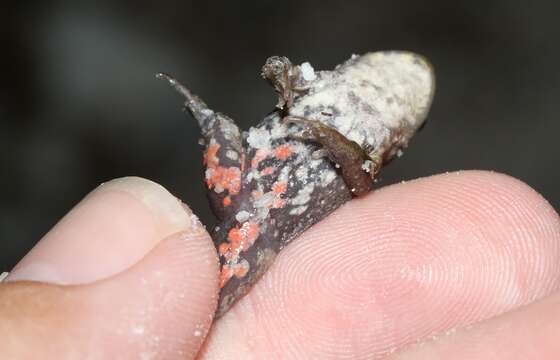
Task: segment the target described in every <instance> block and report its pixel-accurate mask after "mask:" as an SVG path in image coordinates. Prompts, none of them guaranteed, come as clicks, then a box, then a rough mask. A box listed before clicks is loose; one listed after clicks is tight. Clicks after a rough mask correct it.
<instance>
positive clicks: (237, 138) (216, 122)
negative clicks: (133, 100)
mask: <svg viewBox="0 0 560 360" xmlns="http://www.w3.org/2000/svg"><path fill="white" fill-rule="evenodd" d="M157 77H158V78H159V79H164V80H166V81H167V82H168V83H169V85H171V86H172V87H173V88H174V89H175V90H176V91H177V92H179V93H180V94H181V95H183V96H184V98H185V104H184V106H185V109H186V110H188V111H189V112H190V113H191V114H192V116H193V117H194V118H195V119H196V121H197V122H198V125H199V126H200V130H201V133H202V136H203V138H204V143H205V146H206V150H205V153H204V165H205V166H206V172H205V179H206V184H207V186H208V189H209V194H208V197H209V199H210V206H211V207H212V210H213V212H214V214H215V215H216V216H217V217H218V219H220V220H222V219H224V218H225V217H226V216H227V215H228V214H231V213H233V212H235V210H236V209H237V207H238V203H239V200H238V194H239V192H240V191H241V183H242V181H241V179H242V174H243V172H244V169H245V152H244V151H243V147H242V145H241V133H240V131H239V128H238V127H237V125H235V123H234V122H233V120H232V119H230V118H229V117H228V116H226V115H224V114H221V113H218V112H214V111H213V110H211V109H210V108H208V106H207V105H206V103H204V101H202V100H201V99H200V98H199V97H198V96H196V95H194V94H193V93H192V92H191V91H190V90H189V89H187V88H186V87H185V86H184V85H182V84H181V83H180V82H178V81H177V80H176V79H174V78H172V77H171V76H169V75H166V74H158V75H157Z"/></svg>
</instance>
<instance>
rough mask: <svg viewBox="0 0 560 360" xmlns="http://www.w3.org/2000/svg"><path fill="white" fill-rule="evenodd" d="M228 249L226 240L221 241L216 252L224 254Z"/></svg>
mask: <svg viewBox="0 0 560 360" xmlns="http://www.w3.org/2000/svg"><path fill="white" fill-rule="evenodd" d="M228 251H229V244H228V243H227V242H223V243H221V244H220V246H218V253H219V254H220V255H222V256H224V255H225V254H226V253H227V252H228Z"/></svg>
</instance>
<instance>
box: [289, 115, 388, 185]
mask: <svg viewBox="0 0 560 360" xmlns="http://www.w3.org/2000/svg"><path fill="white" fill-rule="evenodd" d="M283 121H285V122H287V123H292V124H297V125H299V126H301V127H302V131H301V133H300V134H299V135H295V137H296V138H297V137H300V138H304V139H306V140H311V141H314V142H316V143H318V144H320V145H321V146H322V148H323V149H324V150H326V152H327V154H328V157H329V158H330V160H331V161H332V162H334V163H335V165H336V166H337V167H340V170H341V173H342V177H343V179H344V182H345V183H346V186H347V187H348V188H349V189H350V191H351V192H352V195H354V196H361V195H364V194H366V193H368V192H369V191H371V189H372V187H373V184H372V178H373V176H374V175H375V172H376V171H377V170H375V169H376V166H377V165H375V162H374V161H372V160H371V159H369V157H368V155H367V154H366V152H365V151H364V150H363V149H362V148H361V147H360V145H358V144H357V143H356V142H354V141H352V140H350V139H348V138H347V137H346V136H344V135H342V134H341V133H340V132H338V131H337V130H336V129H333V128H332V127H330V126H327V125H325V124H323V123H322V122H320V121H318V120H311V119H307V118H304V117H299V116H286V117H285V118H284V119H283ZM370 164H372V165H370ZM369 166H373V167H372V168H369Z"/></svg>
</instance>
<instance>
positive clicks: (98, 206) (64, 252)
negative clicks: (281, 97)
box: [0, 171, 560, 359]
mask: <svg viewBox="0 0 560 360" xmlns="http://www.w3.org/2000/svg"><path fill="white" fill-rule="evenodd" d="M185 200H186V202H187V203H188V199H185ZM14 240H15V239H14ZM5 241H7V239H5ZM26 280H27V281H26ZM57 284H65V285H57ZM71 284H74V285H71ZM559 290H560V219H559V217H558V214H557V213H556V212H555V211H554V209H553V208H552V207H551V206H550V205H549V204H548V203H547V202H546V200H545V199H543V198H542V197H541V196H540V195H539V194H537V193H536V192H535V191H534V190H532V189H531V188H530V187H528V186H527V185H525V184H523V183H521V182H520V181H518V180H515V179H513V178H510V177H508V176H505V175H500V174H495V173H489V172H479V171H468V172H460V173H451V174H444V175H437V176H433V177H429V178H424V179H419V180H415V181H411V182H407V183H402V184H397V185H393V186H388V187H385V188H382V189H377V190H375V191H374V192H372V193H371V194H369V195H366V196H365V197H363V198H359V199H353V200H352V201H350V202H349V203H348V204H346V205H345V206H343V207H341V208H340V209H338V210H337V211H336V212H335V213H334V214H332V215H331V216H329V217H328V218H326V219H324V220H323V221H321V222H320V223H318V224H316V225H315V226H313V227H312V228H311V229H309V230H308V231H306V232H305V233H304V234H303V235H302V236H300V238H298V239H296V240H295V241H293V242H292V243H291V244H290V245H289V246H288V247H287V248H286V249H285V250H284V251H282V253H281V254H280V255H279V257H278V259H277V260H276V262H275V263H274V265H273V266H272V267H271V269H270V270H269V271H268V273H267V274H265V276H264V277H263V278H262V279H261V280H260V281H259V282H258V283H257V284H256V285H255V287H254V288H253V289H252V290H251V292H250V293H249V294H248V295H247V296H246V297H244V298H243V299H241V300H240V301H239V302H238V303H237V304H236V305H235V306H234V307H233V308H232V309H231V310H230V311H229V312H228V313H227V314H226V315H225V316H224V317H223V318H221V319H219V320H217V321H216V322H214V323H212V314H213V312H214V310H215V306H216V299H217V297H218V260H217V256H216V253H215V249H214V246H213V244H212V241H211V239H210V236H209V235H208V234H207V232H206V231H205V230H204V229H203V228H201V227H200V226H198V225H197V223H196V221H193V220H192V218H191V214H190V210H188V209H187V208H186V207H183V206H180V204H179V202H178V201H177V200H176V199H175V198H174V197H173V196H172V195H171V194H169V193H168V192H167V191H166V190H165V189H163V188H162V187H161V186H159V185H157V184H155V183H152V182H149V181H147V180H142V179H138V178H126V179H120V180H117V181H113V182H109V183H108V184H107V185H104V186H102V187H100V188H98V189H96V190H94V191H93V192H92V193H91V194H90V195H88V196H87V197H86V198H85V199H84V200H83V201H82V202H81V203H79V204H78V205H77V206H76V207H75V208H74V209H73V210H72V211H70V212H69V214H68V215H67V216H66V217H65V218H63V219H62V220H61V221H60V222H59V223H58V224H57V225H55V226H54V228H53V229H52V230H51V231H50V232H49V233H48V234H47V235H46V236H45V237H44V238H43V239H41V241H40V242H39V243H38V244H37V245H36V246H35V248H34V249H33V250H32V251H31V252H30V253H29V254H28V255H27V256H26V257H25V258H24V259H22V261H21V262H20V263H19V264H18V265H17V266H16V268H15V269H14V270H13V271H12V275H11V277H10V278H9V279H8V281H7V282H4V283H2V284H0V358H6V359H7V358H18V359H19V358H23V359H26V358H29V359H32V358H42V359H64V358H71V359H73V358H85V357H86V355H87V356H89V357H88V358H91V359H97V358H111V359H112V358H134V359H137V358H142V356H144V358H150V359H152V358H153V359H159V358H161V359H185V358H187V359H190V358H197V357H198V358H200V359H230V358H243V359H245V358H249V359H250V358H255V359H263V358H266V359H290V358H294V359H297V358H322V359H328V358H354V359H372V358H373V359H376V358H378V359H383V358H391V359H451V358H452V359H473V358H475V359H492V358H500V359H557V358H558V354H559V353H560V343H559V342H558V341H557V334H558V333H559V332H560V293H559Z"/></svg>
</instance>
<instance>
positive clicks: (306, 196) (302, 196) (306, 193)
mask: <svg viewBox="0 0 560 360" xmlns="http://www.w3.org/2000/svg"><path fill="white" fill-rule="evenodd" d="M313 190H315V185H314V184H313V183H309V184H307V185H305V186H304V187H303V188H302V189H301V190H300V191H298V193H297V195H296V196H295V197H294V198H292V199H291V201H290V204H292V205H306V204H307V203H308V202H309V200H310V199H311V193H312V192H313Z"/></svg>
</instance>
